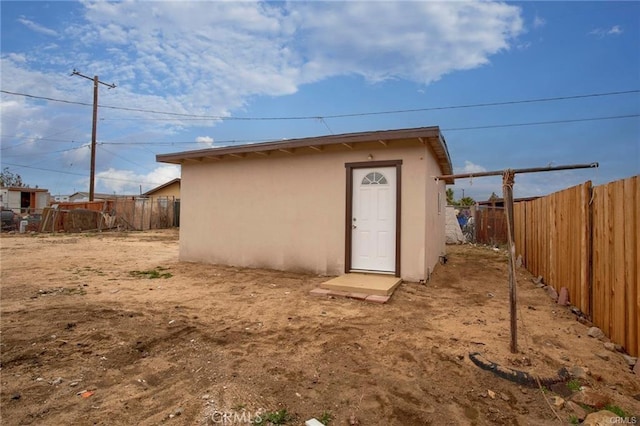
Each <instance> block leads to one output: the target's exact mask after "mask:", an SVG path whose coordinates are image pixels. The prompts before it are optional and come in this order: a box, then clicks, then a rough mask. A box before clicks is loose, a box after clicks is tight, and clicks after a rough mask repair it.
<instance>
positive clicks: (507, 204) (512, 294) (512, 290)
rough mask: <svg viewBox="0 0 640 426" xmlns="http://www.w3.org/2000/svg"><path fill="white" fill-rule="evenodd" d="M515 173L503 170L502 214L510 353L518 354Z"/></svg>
mask: <svg viewBox="0 0 640 426" xmlns="http://www.w3.org/2000/svg"><path fill="white" fill-rule="evenodd" d="M514 179H515V173H514V171H513V170H511V169H509V170H505V172H504V174H503V175H502V194H503V198H504V212H505V215H506V216H507V240H508V245H509V314H510V319H511V345H510V349H511V353H514V354H515V353H517V352H518V316H517V297H516V246H515V244H514V240H513V233H514V225H513V183H514Z"/></svg>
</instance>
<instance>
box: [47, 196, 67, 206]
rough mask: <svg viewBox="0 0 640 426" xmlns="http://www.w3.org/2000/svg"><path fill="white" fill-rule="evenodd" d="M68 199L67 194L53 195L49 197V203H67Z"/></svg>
mask: <svg viewBox="0 0 640 426" xmlns="http://www.w3.org/2000/svg"><path fill="white" fill-rule="evenodd" d="M69 201H70V199H69V195H54V196H52V197H51V204H55V203H68V202H69Z"/></svg>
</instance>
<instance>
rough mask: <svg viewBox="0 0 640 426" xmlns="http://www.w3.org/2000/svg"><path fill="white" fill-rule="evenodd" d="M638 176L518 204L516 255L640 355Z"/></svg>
mask: <svg viewBox="0 0 640 426" xmlns="http://www.w3.org/2000/svg"><path fill="white" fill-rule="evenodd" d="M639 205H640V182H639V176H634V177H631V178H628V179H624V180H620V181H616V182H612V183H609V184H606V185H600V186H596V187H592V185H591V182H585V183H584V184H582V185H578V186H575V187H572V188H568V189H566V190H563V191H560V192H556V193H554V194H551V195H548V196H546V197H543V198H538V199H536V200H532V201H524V202H519V203H516V204H515V208H514V221H515V240H516V253H517V254H519V255H521V256H522V258H523V262H524V265H525V266H526V267H527V269H528V270H529V271H531V272H532V273H533V274H534V275H539V276H542V277H543V278H544V281H545V283H547V284H548V285H551V286H553V287H554V288H555V289H556V290H558V291H559V290H560V288H561V287H567V289H568V290H569V297H570V301H571V303H572V304H573V305H574V306H577V307H578V308H579V309H580V310H581V311H582V312H584V313H585V314H586V315H588V316H589V317H590V318H591V320H592V321H593V323H594V324H595V325H597V326H598V327H600V328H601V329H602V330H603V331H604V333H605V334H606V335H607V336H609V338H610V339H611V340H612V341H613V342H615V343H618V344H620V345H622V346H624V347H625V349H626V350H627V351H628V352H629V353H630V354H631V355H634V356H638V354H639V353H640V331H639V326H640V321H639V320H638V316H639V315H640V278H639V275H640V270H639V267H638V264H639V263H640V239H639V238H638V233H639V232H640V224H639V222H640V212H638V207H639Z"/></svg>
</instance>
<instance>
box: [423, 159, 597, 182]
mask: <svg viewBox="0 0 640 426" xmlns="http://www.w3.org/2000/svg"><path fill="white" fill-rule="evenodd" d="M594 167H599V164H598V163H589V164H570V165H566V166H549V167H532V168H528V169H513V173H538V172H554V171H558V170H573V169H591V168H594ZM503 174H504V170H496V171H493V172H480V173H463V174H459V175H443V176H436V177H435V179H442V180H447V179H466V178H476V177H485V176H502V175H503Z"/></svg>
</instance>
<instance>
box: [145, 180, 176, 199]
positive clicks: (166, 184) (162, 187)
mask: <svg viewBox="0 0 640 426" xmlns="http://www.w3.org/2000/svg"><path fill="white" fill-rule="evenodd" d="M176 182H178V183H180V178H175V179H171V180H170V181H169V182H166V183H163V184H162V185H159V186H156V187H155V188H153V189H150V190H148V191H147V192H145V193H144V194H142V195H151V194H153V193H154V192H157V191H160V190H161V189H164V188H166V187H168V186H171V185H173V184H174V183H176Z"/></svg>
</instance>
